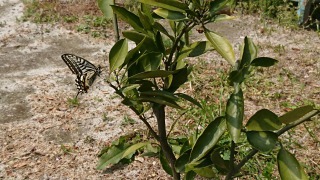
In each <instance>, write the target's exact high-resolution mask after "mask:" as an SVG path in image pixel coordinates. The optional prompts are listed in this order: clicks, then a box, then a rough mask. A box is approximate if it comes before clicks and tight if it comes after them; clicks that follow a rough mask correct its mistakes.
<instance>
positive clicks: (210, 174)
mask: <svg viewBox="0 0 320 180" xmlns="http://www.w3.org/2000/svg"><path fill="white" fill-rule="evenodd" d="M193 171H194V172H196V173H197V174H198V175H200V176H202V177H206V178H215V177H216V176H217V174H216V173H215V172H214V171H213V167H212V166H207V167H203V168H194V169H193Z"/></svg>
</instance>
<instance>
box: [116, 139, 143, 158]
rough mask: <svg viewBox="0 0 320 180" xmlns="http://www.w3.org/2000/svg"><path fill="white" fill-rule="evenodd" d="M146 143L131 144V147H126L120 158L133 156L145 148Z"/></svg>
mask: <svg viewBox="0 0 320 180" xmlns="http://www.w3.org/2000/svg"><path fill="white" fill-rule="evenodd" d="M147 144H148V143H147V142H141V143H137V144H133V145H132V146H130V147H128V148H127V149H126V150H125V151H124V152H123V155H122V158H124V157H126V156H128V155H130V154H134V153H136V151H137V150H138V149H140V148H142V147H144V146H146V145H147Z"/></svg>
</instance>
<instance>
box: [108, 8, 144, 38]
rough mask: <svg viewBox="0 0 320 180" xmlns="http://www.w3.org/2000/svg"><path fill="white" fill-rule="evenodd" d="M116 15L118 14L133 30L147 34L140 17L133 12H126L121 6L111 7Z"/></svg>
mask: <svg viewBox="0 0 320 180" xmlns="http://www.w3.org/2000/svg"><path fill="white" fill-rule="evenodd" d="M111 7H112V9H113V11H114V13H116V14H117V15H118V16H119V17H120V18H121V19H122V20H124V21H125V22H127V23H128V24H130V26H131V27H133V29H135V30H136V31H138V32H145V30H144V28H143V25H142V23H141V21H140V19H139V17H138V16H137V15H135V14H133V13H132V12H130V11H128V10H126V9H125V8H123V7H119V6H111Z"/></svg>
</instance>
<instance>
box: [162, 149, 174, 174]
mask: <svg viewBox="0 0 320 180" xmlns="http://www.w3.org/2000/svg"><path fill="white" fill-rule="evenodd" d="M159 158H160V163H161V166H162V169H163V170H164V171H165V172H166V173H167V174H169V175H170V176H172V169H171V167H170V165H169V162H168V160H167V159H166V157H165V156H164V154H163V152H162V150H160V157H159Z"/></svg>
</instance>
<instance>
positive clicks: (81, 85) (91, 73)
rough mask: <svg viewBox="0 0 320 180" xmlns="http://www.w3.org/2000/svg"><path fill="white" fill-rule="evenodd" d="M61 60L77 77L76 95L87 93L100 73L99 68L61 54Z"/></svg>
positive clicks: (79, 58)
mask: <svg viewBox="0 0 320 180" xmlns="http://www.w3.org/2000/svg"><path fill="white" fill-rule="evenodd" d="M61 58H62V60H63V61H64V62H65V63H66V64H67V66H68V67H69V69H70V70H71V71H72V73H73V74H76V76H77V78H76V80H75V81H76V86H77V89H78V94H79V93H83V92H85V93H87V91H88V89H89V87H90V86H91V85H92V84H93V82H94V80H95V79H96V77H97V76H99V75H100V73H101V68H100V66H98V67H96V66H95V65H93V64H92V63H91V62H89V61H88V60H86V59H84V58H82V57H79V56H76V55H73V54H63V55H61ZM78 94H77V96H78ZM77 96H76V97H77Z"/></svg>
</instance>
